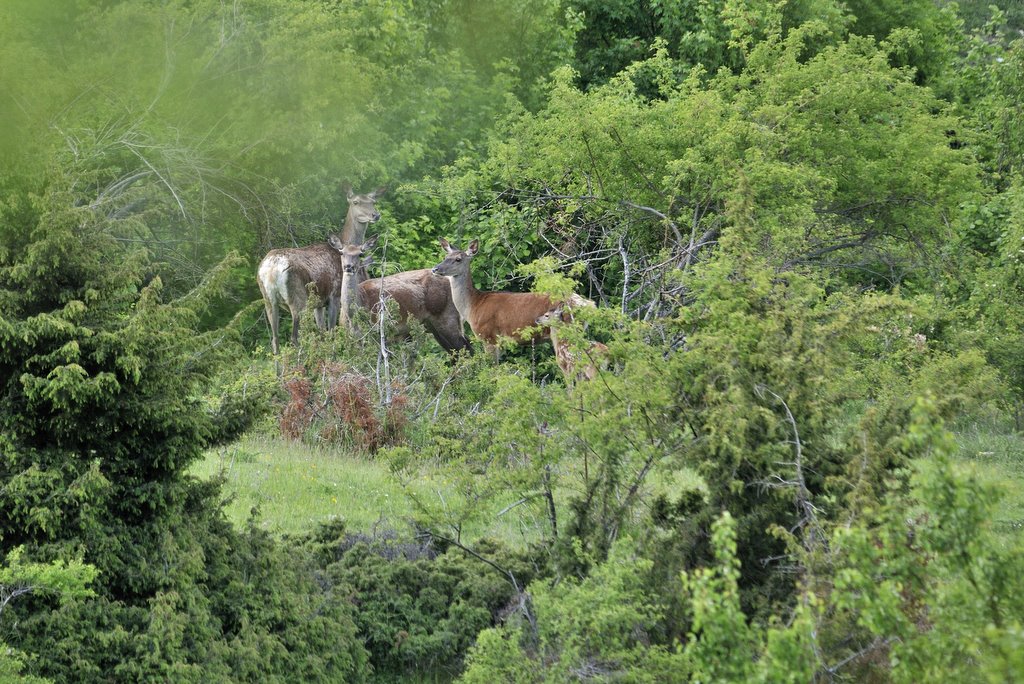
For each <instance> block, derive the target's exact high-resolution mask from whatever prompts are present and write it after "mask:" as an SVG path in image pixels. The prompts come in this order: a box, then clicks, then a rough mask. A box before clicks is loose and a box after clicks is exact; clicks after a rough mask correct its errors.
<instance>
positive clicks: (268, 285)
mask: <svg viewBox="0 0 1024 684" xmlns="http://www.w3.org/2000/svg"><path fill="white" fill-rule="evenodd" d="M384 190H385V188H378V189H376V190H374V191H373V192H370V193H366V194H360V195H357V194H354V193H353V192H352V189H351V188H350V187H348V186H346V187H345V191H346V194H347V195H348V201H349V203H348V213H347V214H346V216H345V225H344V227H343V228H342V229H341V237H340V238H339V237H337V236H335V235H330V236H328V239H327V242H321V243H319V244H315V245H310V246H308V247H295V248H292V249H274V250H271V251H270V252H268V253H267V255H266V256H265V257H263V261H261V262H260V265H259V268H258V269H257V272H256V279H257V281H258V282H259V286H260V292H261V293H262V294H263V304H264V306H265V308H266V310H267V320H268V322H269V323H270V346H271V349H272V350H273V352H274V354H277V353H278V351H279V344H278V328H279V325H280V316H281V307H282V305H283V306H285V307H287V308H288V312H289V313H290V314H291V317H292V336H291V340H292V344H293V345H298V343H299V319H300V318H301V317H302V312H303V311H305V309H306V304H307V303H308V300H309V293H310V290H312V291H313V293H314V302H313V306H314V310H313V316H314V318H315V319H316V324H317V327H319V328H320V329H321V330H325V329H327V328H331V327H333V326H334V325H335V324H336V323H337V320H338V311H339V308H340V298H341V281H342V275H343V272H342V266H341V250H342V249H343V248H344V246H345V245H346V244H361V243H362V242H363V239H364V236H365V235H366V228H367V226H369V225H370V224H371V223H375V222H376V221H377V220H378V219H380V212H378V211H377V207H376V203H377V198H378V197H380V196H381V195H382V194H383V193H384ZM363 277H365V271H364V273H363Z"/></svg>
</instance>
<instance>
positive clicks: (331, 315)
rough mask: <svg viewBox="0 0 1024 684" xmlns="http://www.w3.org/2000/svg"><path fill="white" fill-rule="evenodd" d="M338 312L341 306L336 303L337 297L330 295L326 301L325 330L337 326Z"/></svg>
mask: <svg viewBox="0 0 1024 684" xmlns="http://www.w3.org/2000/svg"><path fill="white" fill-rule="evenodd" d="M340 311H341V305H340V302H339V301H338V297H335V296H333V295H331V297H329V298H328V299H327V328H326V329H327V330H330V329H331V328H333V327H334V326H336V325H338V315H339V312H340ZM321 328H323V326H321Z"/></svg>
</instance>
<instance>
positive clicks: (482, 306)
mask: <svg viewBox="0 0 1024 684" xmlns="http://www.w3.org/2000/svg"><path fill="white" fill-rule="evenodd" d="M441 247H443V248H444V250H445V252H446V253H447V255H448V256H447V257H445V260H444V261H442V262H441V263H440V264H438V265H437V266H435V267H434V268H433V269H432V270H433V273H435V274H436V275H442V276H446V277H447V278H448V280H449V281H450V282H451V286H452V301H453V302H454V304H455V308H456V309H458V311H459V316H460V317H461V318H462V320H463V321H464V322H468V323H469V327H470V328H471V329H472V330H473V334H474V335H476V336H477V337H479V338H480V339H481V340H483V343H484V348H485V349H486V350H487V351H488V352H490V353H492V354H494V355H495V358H497V355H498V341H499V340H500V339H501V338H509V339H512V340H514V341H516V342H518V343H519V344H525V343H528V342H531V341H533V340H536V339H542V338H543V336H546V335H547V334H548V331H547V330H537V329H536V321H537V317H538V316H540V315H541V314H543V313H545V312H547V311H550V310H551V309H553V308H555V306H556V304H557V303H558V302H554V301H552V300H551V298H550V297H548V296H547V295H545V294H539V293H536V292H482V291H480V290H477V289H476V288H475V287H473V277H472V274H471V272H470V264H471V263H472V261H473V257H474V256H475V255H476V253H477V251H478V250H479V248H480V241H479V240H473V241H472V242H470V243H469V247H467V248H466V249H465V250H461V249H456V248H454V247H452V246H451V245H450V244H449V243H448V241H447V240H445V239H444V238H441ZM527 329H530V330H531V332H529V333H527V332H525V331H526V330H527Z"/></svg>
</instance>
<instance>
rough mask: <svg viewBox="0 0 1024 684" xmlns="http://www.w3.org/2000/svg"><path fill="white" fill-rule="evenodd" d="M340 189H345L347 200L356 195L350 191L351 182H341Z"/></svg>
mask: <svg viewBox="0 0 1024 684" xmlns="http://www.w3.org/2000/svg"><path fill="white" fill-rule="evenodd" d="M341 189H342V190H344V191H345V197H347V198H348V199H349V201H351V200H352V198H353V197H355V196H356V193H354V192H352V184H351V183H349V182H348V181H345V182H344V183H342V185H341Z"/></svg>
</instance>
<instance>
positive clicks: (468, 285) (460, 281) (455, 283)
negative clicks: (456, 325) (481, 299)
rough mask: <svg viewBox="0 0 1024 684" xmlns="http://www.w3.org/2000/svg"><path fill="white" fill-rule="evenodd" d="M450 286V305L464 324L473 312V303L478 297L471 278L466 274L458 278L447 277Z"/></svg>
mask: <svg viewBox="0 0 1024 684" xmlns="http://www.w3.org/2000/svg"><path fill="white" fill-rule="evenodd" d="M448 281H449V282H450V283H451V286H452V303H453V304H455V308H456V309H458V311H459V318H461V319H462V322H463V323H465V322H466V321H468V320H469V316H470V314H471V312H472V311H473V302H474V300H476V299H477V297H478V296H479V293H478V292H477V290H476V288H475V287H473V276H472V275H470V274H469V273H468V272H467V273H465V274H464V275H459V276H448Z"/></svg>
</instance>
